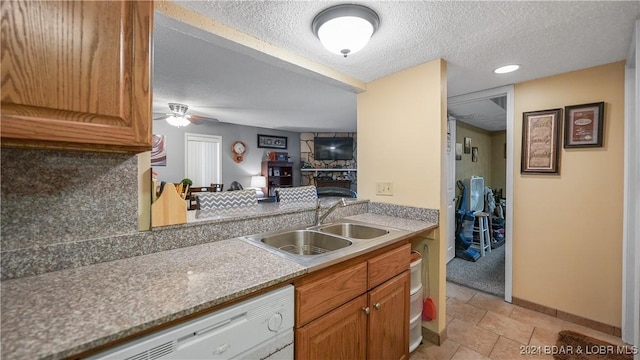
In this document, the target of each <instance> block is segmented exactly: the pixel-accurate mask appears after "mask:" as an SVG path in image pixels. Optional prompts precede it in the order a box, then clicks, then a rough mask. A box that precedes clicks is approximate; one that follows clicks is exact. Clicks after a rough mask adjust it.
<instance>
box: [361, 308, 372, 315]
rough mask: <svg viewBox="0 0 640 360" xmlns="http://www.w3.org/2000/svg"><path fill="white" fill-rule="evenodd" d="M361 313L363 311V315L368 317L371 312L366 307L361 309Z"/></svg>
mask: <svg viewBox="0 0 640 360" xmlns="http://www.w3.org/2000/svg"><path fill="white" fill-rule="evenodd" d="M362 311H364V313H365V314H367V315H369V312H371V309H370V308H369V307H368V306H367V307H363V308H362Z"/></svg>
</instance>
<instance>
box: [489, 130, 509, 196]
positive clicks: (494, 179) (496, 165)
mask: <svg viewBox="0 0 640 360" xmlns="http://www.w3.org/2000/svg"><path fill="white" fill-rule="evenodd" d="M506 144H507V132H506V131H496V132H492V133H491V184H490V185H489V186H491V188H492V189H494V190H499V189H502V193H503V194H506V192H507V159H506V157H505V153H506ZM494 193H495V191H494ZM503 196H506V195H503Z"/></svg>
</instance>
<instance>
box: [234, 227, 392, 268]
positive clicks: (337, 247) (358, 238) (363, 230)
mask: <svg viewBox="0 0 640 360" xmlns="http://www.w3.org/2000/svg"><path fill="white" fill-rule="evenodd" d="M403 233H404V231H401V230H397V229H393V228H388V227H383V226H380V227H378V226H372V225H369V224H362V223H356V222H352V221H348V222H334V223H329V224H324V225H318V226H310V227H305V228H302V229H295V230H285V231H280V232H275V233H264V234H256V235H249V236H245V239H247V240H249V241H250V242H252V243H254V244H255V245H257V246H260V247H262V248H265V249H267V250H270V251H271V252H274V253H276V254H280V255H282V256H284V257H287V258H290V259H292V260H294V261H296V262H298V263H300V264H302V265H305V266H312V265H318V264H320V263H323V262H327V261H331V260H335V259H338V258H342V257H344V256H346V255H349V254H353V253H356V252H358V251H359V250H363V249H364V248H368V247H370V245H371V246H374V245H375V246H376V247H377V246H378V245H380V244H381V243H382V242H384V241H386V240H392V239H393V238H395V236H394V235H396V234H397V235H402V234H403Z"/></svg>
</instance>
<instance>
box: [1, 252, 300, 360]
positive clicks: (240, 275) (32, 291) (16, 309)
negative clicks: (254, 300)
mask: <svg viewBox="0 0 640 360" xmlns="http://www.w3.org/2000/svg"><path fill="white" fill-rule="evenodd" d="M305 272H306V269H305V268H304V267H302V266H299V265H297V264H295V263H292V262H290V261H287V260H286V259H283V258H282V257H279V256H277V255H274V254H271V253H269V252H266V251H263V250H260V249H258V248H256V247H255V246H251V245H249V244H247V243H245V242H243V241H240V240H236V239H232V240H222V241H216V242H213V243H208V244H204V245H198V246H192V247H188V248H183V249H176V250H171V251H165V252H160V253H155V254H150V255H144V256H138V257H134V258H129V259H124V260H117V261H112V262H108V263H101V264H96V265H91V266H85V267H80V268H76V269H69V270H63V271H58V272H52V273H47V274H43V275H39V276H32V277H27V278H19V279H15V280H6V281H3V282H2V283H1V290H0V291H1V292H2V358H3V359H39V358H45V359H60V358H64V357H66V356H70V355H73V354H77V353H79V352H81V351H84V350H88V349H91V348H94V347H97V346H100V345H103V344H106V343H109V342H112V341H115V340H117V339H120V338H123V337H125V336H128V335H131V334H134V333H137V332H140V331H142V330H145V329H149V328H152V327H155V326H157V325H160V324H163V323H166V322H168V321H171V320H174V319H178V318H182V317H184V316H186V315H189V314H192V313H195V312H197V311H199V310H203V309H206V308H209V307H212V306H214V305H218V304H222V303H224V302H226V301H229V300H231V299H234V298H236V297H239V296H242V295H245V294H248V293H251V292H254V291H256V290H259V289H262V288H265V287H268V286H270V285H274V284H278V283H281V282H284V281H286V280H288V279H291V278H293V277H296V276H298V275H301V274H304V273H305Z"/></svg>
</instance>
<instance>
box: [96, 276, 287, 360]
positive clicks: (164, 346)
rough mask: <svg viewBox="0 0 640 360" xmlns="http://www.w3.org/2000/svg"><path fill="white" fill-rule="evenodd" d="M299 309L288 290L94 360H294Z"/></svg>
mask: <svg viewBox="0 0 640 360" xmlns="http://www.w3.org/2000/svg"><path fill="white" fill-rule="evenodd" d="M293 303H294V301H293V286H292V285H287V286H286V287H284V288H281V289H278V290H274V291H271V292H269V293H266V294H264V295H260V296H257V297H255V298H251V299H249V300H246V301H243V302H240V303H238V304H235V305H232V306H230V307H228V308H225V309H222V310H219V311H216V312H213V313H211V314H208V315H204V316H202V317H199V318H196V319H193V320H190V321H188V322H186V323H184V324H180V325H176V326H174V327H171V328H168V329H165V330H162V331H160V332H158V333H155V334H151V335H148V336H146V337H142V338H140V339H137V340H134V341H132V342H129V343H126V344H124V345H121V346H119V347H116V348H113V349H111V350H108V351H106V352H103V353H100V354H97V355H96V356H94V357H92V358H91V359H128V360H142V359H144V360H154V359H163V360H165V359H180V360H183V359H251V360H257V359H269V360H275V359H278V360H280V359H282V360H285V359H287V360H293V323H294V319H293V312H294V311H293V310H294V308H293V306H294V305H293Z"/></svg>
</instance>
